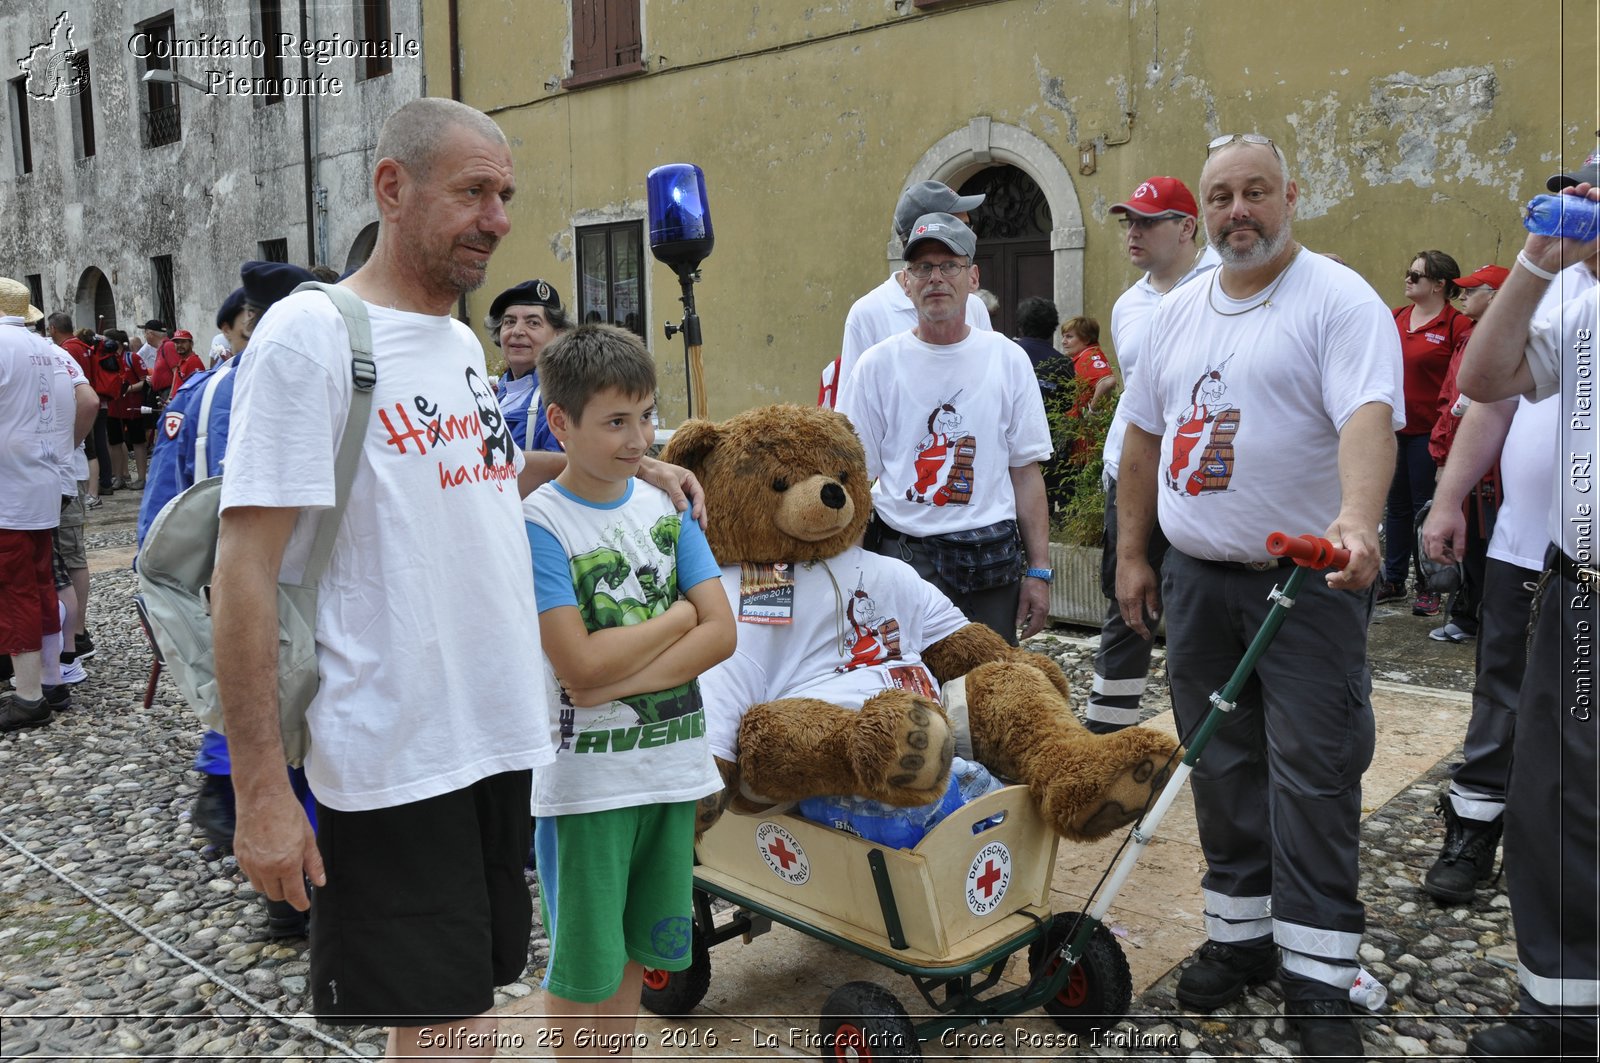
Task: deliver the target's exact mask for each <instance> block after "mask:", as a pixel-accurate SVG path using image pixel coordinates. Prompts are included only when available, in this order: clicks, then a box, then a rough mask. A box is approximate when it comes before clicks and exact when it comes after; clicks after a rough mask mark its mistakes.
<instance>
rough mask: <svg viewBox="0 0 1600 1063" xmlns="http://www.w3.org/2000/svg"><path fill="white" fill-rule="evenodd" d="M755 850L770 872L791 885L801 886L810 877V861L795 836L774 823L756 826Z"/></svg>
mask: <svg viewBox="0 0 1600 1063" xmlns="http://www.w3.org/2000/svg"><path fill="white" fill-rule="evenodd" d="M756 851H757V852H759V853H760V854H761V859H763V860H765V861H766V862H767V866H768V867H769V868H771V869H772V873H773V874H774V875H777V876H778V877H779V878H781V879H783V880H784V881H785V882H787V883H788V884H789V885H791V886H803V885H805V883H806V880H807V879H809V878H810V877H811V861H810V860H809V859H808V858H807V857H806V851H805V850H804V849H802V848H801V847H800V843H799V842H798V841H796V840H795V836H794V835H793V834H790V833H789V832H788V831H787V830H785V829H784V828H783V827H780V826H779V825H778V824H776V823H771V822H763V823H762V824H761V825H760V826H758V827H757V828H756Z"/></svg>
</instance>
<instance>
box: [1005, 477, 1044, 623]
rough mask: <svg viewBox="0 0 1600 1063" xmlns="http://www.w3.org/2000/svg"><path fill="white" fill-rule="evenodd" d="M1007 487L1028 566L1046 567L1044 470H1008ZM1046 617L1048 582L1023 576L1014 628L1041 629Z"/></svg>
mask: <svg viewBox="0 0 1600 1063" xmlns="http://www.w3.org/2000/svg"><path fill="white" fill-rule="evenodd" d="M1010 473H1011V490H1012V492H1013V493H1014V494H1015V496H1016V506H1017V530H1018V532H1020V533H1021V535H1022V549H1023V552H1024V553H1025V554H1026V556H1027V558H1028V567H1029V568H1049V567H1050V503H1049V501H1048V500H1047V498H1046V496H1045V490H1044V473H1043V472H1042V471H1040V469H1039V463H1038V462H1036V461H1035V462H1030V463H1029V464H1027V465H1019V466H1017V467H1015V468H1013V469H1011V470H1010ZM1049 619H1050V584H1048V583H1046V582H1045V581H1043V580H1037V579H1032V578H1030V577H1027V576H1024V577H1023V579H1022V595H1021V597H1020V598H1019V599H1018V600H1017V620H1016V624H1017V627H1019V628H1021V629H1022V636H1021V637H1022V638H1031V637H1032V636H1034V635H1037V634H1038V633H1039V632H1041V631H1043V630H1044V626H1045V624H1046V623H1047V622H1048V621H1049Z"/></svg>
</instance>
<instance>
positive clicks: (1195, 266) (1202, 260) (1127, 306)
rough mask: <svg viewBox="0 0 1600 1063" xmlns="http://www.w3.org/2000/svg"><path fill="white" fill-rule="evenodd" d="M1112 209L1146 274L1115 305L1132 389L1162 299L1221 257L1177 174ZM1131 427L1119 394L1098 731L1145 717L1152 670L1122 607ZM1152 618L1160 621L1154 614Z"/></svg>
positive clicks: (1098, 659) (1163, 546)
mask: <svg viewBox="0 0 1600 1063" xmlns="http://www.w3.org/2000/svg"><path fill="white" fill-rule="evenodd" d="M1111 213H1113V214H1117V215H1120V216H1121V219H1122V228H1123V242H1124V244H1125V246H1126V247H1127V251H1128V261H1130V262H1132V263H1133V264H1134V265H1135V266H1139V267H1142V268H1143V269H1144V270H1145V274H1144V276H1142V277H1140V278H1139V279H1138V280H1136V281H1134V282H1133V286H1132V287H1131V288H1129V289H1128V290H1127V291H1125V292H1123V293H1122V295H1121V296H1119V297H1118V299H1117V302H1116V305H1115V306H1113V307H1112V308H1111V342H1112V345H1113V349H1114V350H1115V352H1116V356H1117V368H1118V369H1119V370H1120V371H1121V373H1122V381H1123V386H1124V387H1125V388H1126V387H1127V385H1128V383H1129V382H1131V381H1132V380H1133V376H1134V370H1135V369H1136V368H1137V367H1138V365H1139V361H1140V359H1141V358H1142V357H1143V356H1144V350H1145V343H1146V340H1147V339H1148V337H1149V334H1150V318H1151V316H1152V315H1153V314H1154V313H1155V310H1156V307H1157V306H1158V305H1159V304H1160V303H1161V299H1162V297H1163V296H1164V295H1166V294H1167V293H1168V292H1170V291H1172V290H1173V289H1174V288H1177V287H1179V286H1180V285H1183V284H1187V283H1188V282H1189V281H1191V280H1193V279H1194V278H1196V277H1198V276H1201V275H1202V274H1204V273H1205V272H1206V271H1207V270H1210V269H1212V268H1214V267H1215V266H1216V265H1217V263H1218V262H1219V261H1220V260H1219V259H1218V258H1217V253H1216V252H1215V251H1213V250H1211V249H1210V248H1208V247H1205V246H1204V244H1203V242H1199V241H1197V240H1196V237H1197V236H1198V235H1199V229H1200V208H1199V207H1198V206H1196V205H1195V201H1194V195H1193V193H1191V192H1190V191H1189V188H1188V186H1187V185H1185V184H1184V183H1183V182H1182V181H1180V180H1178V179H1177V178H1176V177H1151V178H1149V179H1148V180H1145V181H1141V182H1139V187H1138V188H1135V189H1134V190H1133V195H1131V196H1129V197H1128V198H1127V199H1126V200H1125V201H1123V202H1121V203H1118V204H1117V205H1116V206H1114V207H1112V208H1111ZM1126 431H1127V421H1126V420H1125V419H1124V417H1123V414H1122V410H1121V400H1120V398H1119V399H1118V409H1117V415H1116V417H1115V418H1114V419H1113V420H1112V422H1111V428H1110V430H1108V431H1107V432H1106V443H1105V450H1104V452H1103V455H1102V457H1103V467H1104V470H1105V471H1104V473H1103V474H1102V476H1101V483H1102V485H1103V486H1104V487H1105V492H1106V517H1105V520H1106V532H1105V543H1104V547H1103V549H1102V550H1101V553H1100V590H1101V592H1102V593H1104V594H1105V596H1106V599H1107V608H1106V617H1105V622H1104V623H1103V624H1102V625H1101V628H1100V647H1099V649H1097V650H1096V651H1095V655H1094V689H1093V690H1092V691H1091V692H1090V694H1089V704H1088V707H1087V710H1086V711H1085V713H1084V715H1085V716H1086V717H1087V721H1088V726H1089V730H1091V731H1094V732H1096V733H1098V734H1104V733H1106V732H1109V731H1117V730H1121V729H1122V728H1124V727H1128V726H1130V725H1132V724H1136V723H1138V722H1139V702H1140V700H1141V699H1142V698H1143V697H1144V687H1145V682H1146V681H1147V679H1148V678H1149V675H1150V647H1151V645H1152V640H1151V639H1147V638H1143V637H1142V636H1140V635H1139V634H1138V633H1136V632H1135V631H1133V629H1132V628H1130V627H1128V625H1127V624H1125V623H1124V622H1123V620H1122V610H1121V609H1119V608H1118V607H1117V470H1118V467H1119V463H1120V462H1121V459H1122V438H1123V434H1124V433H1125V432H1126ZM1166 553H1167V540H1166V537H1165V536H1164V535H1162V534H1161V529H1159V528H1156V529H1153V530H1152V532H1151V535H1150V549H1149V551H1148V552H1147V554H1146V556H1147V557H1148V559H1149V561H1150V567H1151V569H1153V570H1154V571H1155V573H1156V576H1157V578H1159V577H1160V574H1161V559H1162V558H1163V557H1165V556H1166ZM1148 622H1149V623H1152V624H1153V623H1154V619H1153V618H1151V619H1150V620H1149V621H1148Z"/></svg>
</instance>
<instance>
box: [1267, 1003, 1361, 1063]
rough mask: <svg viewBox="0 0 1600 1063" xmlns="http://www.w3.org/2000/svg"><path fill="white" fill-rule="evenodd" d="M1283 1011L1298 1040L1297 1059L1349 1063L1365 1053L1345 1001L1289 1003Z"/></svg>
mask: <svg viewBox="0 0 1600 1063" xmlns="http://www.w3.org/2000/svg"><path fill="white" fill-rule="evenodd" d="M1284 1010H1285V1011H1286V1012H1289V1013H1290V1014H1291V1015H1292V1016H1293V1018H1292V1019H1291V1020H1290V1022H1291V1025H1293V1026H1294V1031H1295V1035H1296V1036H1298V1037H1299V1038H1300V1058H1301V1059H1303V1060H1307V1061H1310V1063H1319V1061H1322V1060H1327V1061H1329V1063H1332V1061H1334V1060H1342V1061H1344V1063H1349V1061H1350V1060H1361V1059H1365V1058H1366V1054H1367V1049H1366V1046H1365V1045H1363V1044H1362V1043H1361V1031H1360V1030H1359V1029H1357V1028H1356V1018H1355V1014H1354V1013H1353V1012H1352V1011H1351V1010H1350V1001H1349V999H1348V998H1345V999H1342V1000H1341V999H1337V998H1332V997H1330V998H1327V999H1321V1000H1291V1001H1286V1002H1285V1003H1284Z"/></svg>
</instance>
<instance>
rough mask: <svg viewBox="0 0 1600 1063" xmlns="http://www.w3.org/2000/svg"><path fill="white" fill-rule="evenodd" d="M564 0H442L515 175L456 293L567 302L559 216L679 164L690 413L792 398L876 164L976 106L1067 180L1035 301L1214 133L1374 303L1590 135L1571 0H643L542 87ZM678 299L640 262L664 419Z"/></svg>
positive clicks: (834, 308)
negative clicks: (1264, 153) (693, 235)
mask: <svg viewBox="0 0 1600 1063" xmlns="http://www.w3.org/2000/svg"><path fill="white" fill-rule="evenodd" d="M573 2H574V0H473V2H472V3H460V4H458V5H457V6H458V14H459V17H458V20H457V26H456V32H457V39H458V41H459V53H460V55H461V63H460V79H461V98H462V99H463V100H465V101H466V102H467V103H470V104H472V105H473V106H476V107H479V108H481V109H483V110H485V111H487V112H489V113H490V114H491V115H493V116H494V118H495V119H496V120H497V121H498V122H499V123H500V124H501V126H502V127H503V128H504V129H505V131H506V134H507V136H508V137H509V138H510V139H511V143H512V145H513V152H514V156H515V159H516V166H517V181H518V186H519V187H518V194H517V200H516V203H515V207H514V211H513V231H512V233H511V235H510V236H509V237H508V238H507V240H506V241H505V243H504V244H503V245H502V247H501V250H500V251H499V252H498V253H497V254H496V257H495V259H494V262H493V265H492V268H491V273H490V280H489V282H488V284H487V285H486V286H485V288H484V289H483V291H481V292H479V293H477V294H476V295H475V296H473V297H472V298H471V300H470V301H469V302H470V305H471V309H472V313H473V315H474V318H475V319H476V318H481V316H482V314H483V312H484V310H485V308H486V307H487V305H488V301H489V299H490V298H492V296H493V294H494V293H495V292H497V291H499V290H500V289H502V288H504V287H507V286H509V285H511V284H514V283H517V282H518V281H520V280H523V279H526V278H528V277H532V276H542V277H546V278H549V279H551V280H553V281H554V282H555V283H556V284H557V285H558V286H559V287H560V288H561V290H562V294H563V297H564V298H566V299H568V301H572V294H571V292H572V287H573V279H574V270H575V266H576V259H575V255H574V248H573V227H574V224H575V223H576V224H589V223H594V222H600V221H605V220H613V219H622V218H639V217H643V216H644V213H645V191H644V176H645V174H646V172H647V171H648V170H649V169H650V168H651V167H653V166H657V165H660V164H662V163H666V162H694V163H698V164H699V165H700V166H701V167H702V168H703V169H704V170H705V173H706V182H707V189H708V198H709V200H710V204H711V210H712V216H713V220H714V223H715V228H716V234H717V244H716V250H715V251H714V253H713V254H712V256H711V257H710V258H709V259H707V260H706V262H705V264H704V267H703V281H702V282H701V283H700V284H699V285H698V286H697V289H696V298H697V303H698V309H699V312H700V316H701V319H702V322H703V326H704V332H705V349H704V357H705V364H706V376H707V382H708V394H709V401H710V412H711V414H712V416H714V417H722V416H727V415H729V414H732V413H735V412H737V411H739V410H741V409H745V408H748V407H750V406H754V405H759V404H762V403H766V402H773V401H799V402H810V401H812V400H813V399H814V396H815V393H816V381H817V376H818V373H819V372H820V370H821V368H822V366H823V365H824V364H825V363H826V362H827V361H829V360H830V359H831V358H832V357H833V356H834V355H835V354H837V352H838V345H839V339H840V335H841V331H842V326H843V322H844V316H845V313H846V312H847V311H848V309H849V306H850V303H851V302H852V301H853V300H854V299H855V298H856V297H858V296H859V295H861V294H862V293H864V292H866V291H867V290H868V289H870V288H871V287H872V286H873V285H875V284H877V283H879V282H880V281H881V280H882V279H883V278H884V276H886V275H887V272H888V270H889V269H890V268H891V263H890V262H889V260H888V258H887V257H886V254H887V248H888V245H889V239H890V231H889V230H890V224H889V221H890V214H891V211H892V208H893V205H894V201H895V198H896V196H897V195H898V193H899V191H900V189H901V187H902V186H903V185H904V183H905V182H906V181H907V180H908V178H909V177H911V176H914V175H915V172H916V170H917V168H918V166H919V165H926V163H927V159H926V156H927V154H928V153H929V152H930V150H931V149H933V148H934V146H935V145H936V144H939V143H940V142H941V141H943V140H945V139H946V138H948V137H950V136H951V134H959V133H960V132H961V131H963V130H965V129H969V128H973V127H974V126H973V124H974V122H975V121H976V122H978V123H979V125H980V126H983V123H984V120H987V125H986V126H983V128H992V129H1004V130H1006V131H1008V132H1009V131H1013V130H1014V131H1020V134H1021V135H1024V136H1025V137H1026V138H1029V139H1031V140H1032V141H1035V142H1037V143H1039V144H1042V145H1043V146H1044V147H1045V148H1046V149H1047V150H1048V151H1049V152H1050V153H1052V154H1053V155H1054V157H1055V159H1056V165H1057V167H1058V168H1059V169H1060V170H1061V171H1062V172H1064V173H1066V174H1068V175H1070V183H1071V192H1072V195H1073V197H1074V198H1075V201H1076V211H1077V213H1078V214H1079V215H1080V217H1081V232H1079V233H1077V234H1073V233H1066V234H1065V239H1066V240H1067V242H1069V243H1076V244H1079V245H1081V247H1082V255H1081V272H1075V273H1074V275H1073V276H1072V278H1071V283H1070V285H1069V288H1070V293H1069V296H1068V298H1066V299H1063V300H1060V301H1061V302H1062V303H1063V305H1062V310H1063V313H1064V314H1066V313H1071V312H1077V310H1078V309H1079V307H1078V306H1073V305H1071V304H1072V301H1073V300H1074V299H1081V309H1082V310H1083V312H1086V313H1090V314H1093V315H1095V316H1097V317H1099V318H1100V319H1101V321H1102V323H1103V324H1105V323H1108V322H1109V317H1110V310H1111V305H1112V303H1113V302H1114V301H1115V299H1116V297H1117V295H1118V294H1119V293H1120V292H1121V291H1122V290H1123V289H1124V288H1126V287H1127V286H1128V284H1130V283H1131V282H1132V281H1133V280H1134V279H1135V277H1136V274H1135V272H1134V271H1133V269H1132V267H1130V266H1129V265H1128V263H1127V260H1126V257H1125V255H1124V254H1123V250H1122V245H1121V233H1120V229H1119V228H1118V227H1117V226H1116V224H1115V220H1114V216H1111V215H1109V214H1108V213H1107V208H1108V207H1109V206H1110V205H1112V204H1114V203H1116V202H1118V201H1120V200H1122V199H1123V198H1125V197H1126V196H1127V195H1128V194H1129V193H1130V192H1131V191H1132V189H1133V188H1134V186H1135V185H1137V184H1138V182H1139V181H1140V180H1142V179H1143V178H1145V177H1147V176H1150V175H1152V174H1172V175H1175V176H1178V177H1180V178H1182V179H1183V180H1185V181H1186V182H1187V183H1189V184H1190V185H1191V187H1195V186H1196V184H1197V179H1198V176H1199V172H1200V167H1201V164H1202V163H1203V161H1204V145H1205V143H1206V142H1207V141H1208V140H1209V139H1210V138H1211V137H1213V136H1215V135H1217V134H1218V133H1222V132H1232V131H1238V130H1251V129H1253V130H1258V131H1260V132H1263V133H1265V134H1267V135H1269V136H1271V137H1272V138H1273V139H1274V140H1276V141H1277V142H1278V143H1279V144H1280V145H1282V147H1283V148H1284V150H1285V151H1286V153H1287V155H1288V158H1289V162H1290V166H1291V168H1292V170H1293V173H1294V176H1295V177H1296V179H1297V180H1298V182H1299V184H1300V189H1301V206H1300V210H1299V215H1298V218H1297V221H1296V224H1295V232H1296V235H1297V237H1298V238H1299V239H1300V240H1301V241H1302V242H1304V243H1305V244H1307V245H1308V246H1310V247H1312V248H1314V249H1316V250H1329V251H1335V252H1337V253H1338V254H1340V255H1341V256H1342V257H1343V258H1344V259H1345V260H1346V261H1348V262H1349V263H1350V265H1351V266H1352V267H1354V268H1355V269H1356V270H1358V271H1359V272H1360V273H1362V275H1363V276H1365V277H1366V278H1367V279H1368V281H1369V282H1371V283H1372V284H1373V286H1374V287H1375V288H1376V289H1377V290H1378V292H1379V293H1380V294H1381V295H1382V296H1383V298H1384V299H1385V300H1386V301H1388V302H1389V303H1391V304H1396V303H1398V302H1400V301H1401V298H1402V296H1401V289H1400V284H1399V277H1400V274H1401V273H1402V272H1403V271H1404V269H1405V267H1406V265H1407V264H1408V263H1409V261H1410V259H1411V256H1412V254H1413V252H1415V251H1416V250H1418V249H1420V248H1430V247H1438V248H1442V249H1443V250H1446V251H1448V252H1450V253H1451V254H1452V255H1454V256H1455V257H1456V258H1457V260H1458V261H1459V262H1460V264H1461V266H1462V268H1463V270H1468V271H1470V270H1471V269H1474V268H1476V267H1477V266H1479V265H1482V264H1484V263H1487V262H1491V261H1497V262H1500V263H1501V264H1508V263H1509V262H1510V261H1511V259H1512V257H1513V256H1514V254H1515V252H1516V249H1517V248H1518V247H1519V246H1520V244H1521V240H1522V236H1521V229H1520V226H1519V224H1518V210H1517V208H1518V205H1519V204H1520V203H1522V202H1525V201H1526V200H1527V199H1529V198H1530V197H1532V196H1533V195H1535V194H1537V193H1538V192H1540V191H1542V190H1543V184H1544V180H1545V178H1546V177H1547V176H1548V175H1549V174H1551V173H1553V172H1555V171H1557V170H1560V169H1566V168H1571V167H1573V166H1576V165H1578V164H1579V163H1581V161H1582V160H1583V158H1584V157H1585V156H1586V155H1587V154H1588V153H1589V152H1590V151H1592V150H1594V146H1595V130H1596V129H1597V128H1600V106H1597V102H1596V92H1597V89H1596V85H1597V80H1596V67H1597V60H1596V27H1597V21H1600V15H1597V14H1596V9H1595V8H1594V6H1593V4H1592V3H1584V2H1581V0H1528V2H1526V3H1521V4H1517V5H1506V4H1505V3H1503V2H1496V0H1461V2H1451V3H1445V2H1431V0H1414V2H1411V3H1405V4H1399V3H1392V2H1387V0H1336V2H1330V0H1320V2H1309V0H1276V2H1265V0H1167V2H1158V0H987V2H985V0H966V2H961V0H951V2H946V3H942V4H936V5H928V6H924V7H920V8H919V7H917V6H914V4H913V3H912V0H831V2H829V0H814V2H813V0H640V6H641V17H642V20H643V37H644V53H645V61H646V64H647V66H648V70H647V72H646V73H645V74H643V75H641V76H637V77H633V78H629V79H626V80H622V81H617V82H612V83H606V84H599V85H592V86H589V87H584V88H579V89H575V90H566V89H563V88H562V87H561V85H560V81H561V79H562V77H564V76H565V75H566V73H567V66H566V64H567V61H568V57H569V56H570V54H571V52H570V49H571V40H570V38H571V21H570V20H571V15H570V10H571V5H572V3H573ZM449 8H450V5H449V4H448V2H447V0H424V34H425V48H426V53H425V54H426V57H427V62H428V72H429V81H428V83H429V91H430V94H433V95H447V94H448V91H449V90H448V86H449V84H450V71H449V48H448V32H449V18H448V14H449ZM974 165H976V164H974ZM969 168H970V167H969ZM1084 170H1092V172H1083V171H1084ZM1034 176H1036V177H1037V176H1038V175H1034ZM1196 191H1197V192H1198V189H1196ZM1056 224H1057V225H1058V226H1060V225H1061V224H1062V219H1061V217H1060V213H1059V212H1058V216H1057V219H1056ZM1061 235H1062V234H1061V233H1060V232H1058V237H1059V236H1061ZM677 296H678V285H677V282H676V278H675V277H674V275H673V274H672V273H671V272H670V271H669V270H667V269H666V268H665V267H662V266H659V265H654V264H653V265H652V270H651V276H650V281H649V289H648V316H649V322H650V330H651V336H650V342H651V346H652V348H653V349H654V350H655V352H656V355H657V359H658V362H659V364H660V366H661V368H662V390H663V413H664V415H665V417H666V419H667V421H668V422H669V423H676V422H677V421H678V420H680V419H681V418H682V417H683V416H684V412H685V407H684V402H683V395H684V390H683V376H684V373H683V355H682V351H683V348H682V340H681V339H676V340H673V341H670V342H669V341H667V340H666V339H665V338H663V336H662V334H661V326H662V322H664V321H668V320H677V319H678V317H679V308H678V305H677ZM491 350H492V348H491Z"/></svg>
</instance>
